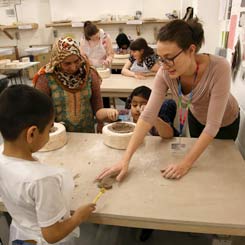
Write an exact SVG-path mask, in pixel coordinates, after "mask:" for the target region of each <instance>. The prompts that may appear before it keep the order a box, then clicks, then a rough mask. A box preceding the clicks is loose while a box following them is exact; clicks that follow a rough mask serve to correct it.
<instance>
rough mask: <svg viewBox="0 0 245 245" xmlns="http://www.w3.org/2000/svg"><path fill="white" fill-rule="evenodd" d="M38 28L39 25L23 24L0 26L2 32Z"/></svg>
mask: <svg viewBox="0 0 245 245" xmlns="http://www.w3.org/2000/svg"><path fill="white" fill-rule="evenodd" d="M37 28H38V24H37V23H22V24H17V25H0V29H1V30H13V29H18V30H33V29H37Z"/></svg>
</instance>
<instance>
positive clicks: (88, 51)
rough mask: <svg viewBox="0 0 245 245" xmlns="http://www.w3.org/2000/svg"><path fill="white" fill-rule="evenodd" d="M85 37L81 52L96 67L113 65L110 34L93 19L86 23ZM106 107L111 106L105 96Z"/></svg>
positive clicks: (81, 42)
mask: <svg viewBox="0 0 245 245" xmlns="http://www.w3.org/2000/svg"><path fill="white" fill-rule="evenodd" d="M83 28H84V37H82V38H81V41H80V52H81V54H82V55H83V56H86V57H87V58H88V60H89V62H90V64H91V65H92V66H94V67H95V68H108V67H111V63H112V59H113V56H114V51H113V47H112V42H111V38H110V35H109V34H107V33H105V32H104V31H103V30H102V29H99V28H98V27H97V26H96V25H95V24H93V23H92V22H91V21H85V23H84V27H83ZM103 104H104V107H106V108H110V98H109V97H104V98H103Z"/></svg>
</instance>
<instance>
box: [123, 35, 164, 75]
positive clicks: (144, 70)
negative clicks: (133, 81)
mask: <svg viewBox="0 0 245 245" xmlns="http://www.w3.org/2000/svg"><path fill="white" fill-rule="evenodd" d="M130 52H131V56H130V57H129V59H128V61H127V62H126V63H125V65H124V67H123V69H122V74H123V75H125V76H129V77H135V78H137V79H145V78H146V77H147V76H150V75H155V73H156V72H157V71H158V69H159V67H160V66H159V64H158V61H157V55H156V54H155V52H154V50H153V49H152V48H151V47H149V46H148V44H147V42H146V40H145V39H144V38H138V39H136V40H135V41H133V42H132V43H131V44H130Z"/></svg>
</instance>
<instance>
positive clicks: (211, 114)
mask: <svg viewBox="0 0 245 245" xmlns="http://www.w3.org/2000/svg"><path fill="white" fill-rule="evenodd" d="M157 40H158V41H157V53H158V55H159V61H160V64H161V68H160V69H159V71H158V73H157V74H156V77H155V80H154V87H153V90H152V93H151V96H150V99H149V102H148V103H147V106H146V107H145V110H144V111H143V113H142V114H141V117H140V118H139V120H138V122H137V126H136V129H135V131H134V135H133V136H132V138H131V140H130V142H129V145H128V147H127V150H126V152H125V154H124V155H123V157H122V159H121V160H120V161H119V162H118V163H117V164H115V165H114V166H112V167H111V168H108V169H105V170H104V171H103V172H102V173H101V174H100V175H99V176H98V177H97V179H102V178H103V177H104V176H107V175H109V174H111V173H114V172H118V171H119V174H118V176H117V180H118V181H120V180H121V179H122V178H123V177H124V176H125V175H126V173H127V170H128V165H129V161H130V159H131V157H132V155H133V154H134V152H135V151H136V149H137V148H138V147H139V145H140V144H141V143H142V141H143V139H144V137H145V135H146V134H147V132H148V131H149V130H150V129H151V127H152V125H153V124H154V122H155V120H156V118H157V115H158V112H159V109H160V106H161V104H162V101H163V100H164V97H165V94H166V91H167V90H168V89H170V90H171V92H172V94H173V96H174V97H176V98H177V100H178V106H179V109H180V110H182V116H179V117H180V135H181V133H182V132H181V131H182V128H183V126H184V123H185V119H186V117H187V112H188V111H189V113H188V123H189V129H190V135H191V136H192V137H198V140H197V141H196V143H195V144H194V145H193V147H192V148H191V149H190V151H189V152H187V153H186V155H185V156H184V157H183V159H182V160H181V161H179V162H176V163H174V164H170V165H168V166H166V168H165V169H164V170H163V171H162V175H163V177H165V178H169V179H179V178H181V177H182V176H184V175H185V174H186V173H187V172H188V171H189V169H190V168H191V167H192V165H193V164H194V163H195V161H196V160H197V159H198V158H199V156H200V155H201V154H202V153H203V152H204V151H205V149H206V148H207V146H208V145H209V144H210V143H211V142H212V140H213V139H214V138H218V139H233V140H235V139H236V137H237V134H238V129H239V122H240V113H239V106H238V103H237V101H236V99H235V98H234V97H233V96H232V95H231V93H230V82H231V71H230V65H229V63H228V62H227V60H226V59H225V58H222V57H218V56H214V55H210V54H198V51H199V49H200V48H201V45H202V43H203V41H204V32H203V28H202V25H201V24H200V23H199V22H198V19H197V18H195V19H192V20H189V21H187V22H185V21H184V20H174V21H171V22H169V23H168V24H166V25H165V26H163V27H162V28H161V30H160V32H159V34H158V38H157ZM184 107H185V108H184ZM186 108H187V110H186Z"/></svg>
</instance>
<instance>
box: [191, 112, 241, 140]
mask: <svg viewBox="0 0 245 245" xmlns="http://www.w3.org/2000/svg"><path fill="white" fill-rule="evenodd" d="M188 124H189V131H190V135H191V137H193V138H198V137H199V136H200V134H201V133H202V131H203V129H204V128H205V125H202V124H201V123H200V122H199V121H198V120H197V119H196V118H195V117H194V116H193V114H192V113H191V111H190V110H189V112H188ZM239 124H240V112H239V114H238V117H237V118H236V119H235V121H234V122H233V123H232V124H230V125H228V126H226V127H221V128H220V129H219V131H218V133H217V135H216V136H215V139H233V140H236V137H237V134H238V130H239Z"/></svg>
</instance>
